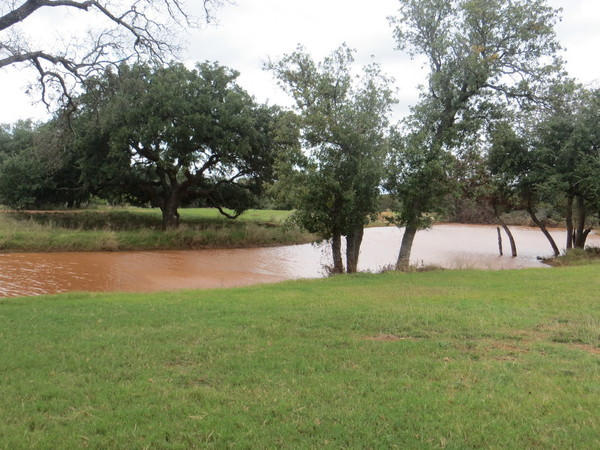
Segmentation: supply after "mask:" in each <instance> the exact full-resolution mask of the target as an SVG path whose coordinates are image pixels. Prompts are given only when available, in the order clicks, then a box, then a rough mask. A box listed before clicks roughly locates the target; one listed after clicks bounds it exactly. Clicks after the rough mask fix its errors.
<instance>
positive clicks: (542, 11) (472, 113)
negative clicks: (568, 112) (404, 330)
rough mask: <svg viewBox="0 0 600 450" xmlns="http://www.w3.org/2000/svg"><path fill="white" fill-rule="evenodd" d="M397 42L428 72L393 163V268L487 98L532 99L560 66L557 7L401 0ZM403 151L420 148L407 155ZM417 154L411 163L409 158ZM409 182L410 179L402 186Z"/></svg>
mask: <svg viewBox="0 0 600 450" xmlns="http://www.w3.org/2000/svg"><path fill="white" fill-rule="evenodd" d="M391 20H392V23H393V24H394V25H395V30H394V32H395V37H396V41H397V43H398V49H400V50H404V49H408V50H409V52H410V54H411V55H413V56H416V55H422V56H424V57H425V58H426V60H427V63H428V66H429V76H428V78H427V82H426V84H425V86H424V87H423V89H422V92H421V99H420V101H419V103H418V104H417V105H416V106H415V107H414V108H413V109H412V113H411V115H410V117H409V118H408V119H407V121H406V122H405V124H404V125H405V130H404V133H405V134H406V135H407V137H405V139H404V142H402V143H399V145H397V146H396V147H395V151H396V152H397V156H396V157H395V158H393V161H396V162H397V163H398V164H399V167H398V168H397V169H392V170H390V176H391V177H394V176H395V177H397V178H396V179H391V180H389V183H388V185H389V187H390V192H391V193H392V194H393V195H395V196H396V197H398V199H399V200H400V202H401V205H402V206H401V210H400V211H398V222H399V224H401V225H404V226H405V227H406V229H405V234H404V238H403V242H402V248H401V249H400V253H399V256H398V261H397V268H398V269H400V270H406V269H407V268H408V265H409V258H410V249H411V247H412V243H413V240H414V236H415V234H416V232H417V230H418V229H419V228H421V227H423V226H425V225H427V221H426V220H424V219H423V215H424V214H425V213H427V212H430V211H429V208H430V207H431V206H432V205H434V204H438V203H440V202H443V199H444V197H443V195H441V194H442V191H443V189H438V186H431V185H432V184H441V185H444V184H450V183H448V181H447V180H448V178H450V177H451V170H450V169H451V166H449V165H448V162H449V161H451V159H452V158H453V157H456V156H457V155H453V154H452V151H453V149H455V148H457V146H458V145H459V144H460V141H461V139H462V138H463V137H464V136H465V134H468V133H472V132H474V128H475V126H476V124H477V123H478V121H479V120H480V117H481V115H484V114H486V108H487V105H488V104H490V103H492V102H501V101H509V100H515V101H517V102H526V101H532V100H535V99H536V98H537V96H538V93H539V90H540V88H541V87H542V86H543V85H544V84H546V83H548V82H549V81H550V80H551V79H553V78H555V77H556V76H558V75H559V74H560V70H561V64H562V62H561V60H560V59H559V58H558V56H557V51H558V50H559V46H558V44H557V42H556V40H555V33H554V24H555V22H556V21H557V11H556V10H554V9H552V8H550V7H549V6H547V5H546V2H545V1H543V0H514V1H511V2H506V1H504V0H419V1H416V0H400V9H399V12H398V15H397V17H395V18H392V19H391ZM406 152H409V153H411V154H415V153H419V152H420V153H421V155H420V156H418V157H417V156H416V155H411V156H410V157H409V158H406ZM411 158H414V159H415V160H416V162H417V164H416V165H414V166H412V167H405V166H407V165H408V166H410V160H411ZM407 186H412V187H411V189H407Z"/></svg>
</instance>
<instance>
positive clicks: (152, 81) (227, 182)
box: [73, 63, 285, 229]
mask: <svg viewBox="0 0 600 450" xmlns="http://www.w3.org/2000/svg"><path fill="white" fill-rule="evenodd" d="M237 75H238V74H237V72H235V71H232V70H230V69H228V68H226V67H223V66H220V65H218V64H216V63H203V64H199V65H198V66H197V67H196V69H193V70H190V69H187V68H186V67H185V66H183V65H181V64H172V65H170V66H168V67H165V68H157V69H151V68H149V67H148V66H144V65H141V66H140V65H136V66H133V67H129V66H126V65H123V66H121V67H120V69H119V71H118V72H117V73H114V72H112V71H109V72H107V74H105V75H104V76H103V77H99V78H98V79H97V80H96V82H95V83H92V82H90V83H88V92H87V93H86V95H85V96H83V97H82V99H81V100H82V102H83V105H84V106H83V108H82V110H81V112H79V113H78V114H77V115H76V116H75V119H74V120H73V123H74V128H75V131H76V142H75V146H76V147H77V148H79V151H80V152H81V153H82V154H83V155H84V156H82V158H81V164H82V169H83V174H82V179H83V180H87V181H88V182H92V183H96V185H97V187H98V188H104V189H106V188H107V187H108V188H110V189H112V190H113V192H117V193H121V194H126V195H128V196H129V197H130V198H133V199H135V200H136V201H137V202H148V203H150V204H152V205H153V206H155V207H158V208H160V209H161V211H162V213H163V227H164V228H165V229H166V228H175V227H177V226H178V224H179V222H178V218H179V215H178V213H177V209H178V208H179V207H180V206H181V205H182V203H183V202H190V201H192V200H198V199H200V200H202V201H203V202H204V203H206V204H208V205H209V206H213V207H216V208H218V209H219V210H220V211H221V212H222V213H223V214H224V215H228V216H231V217H235V216H236V215H239V214H240V213H241V212H243V211H244V210H245V209H246V208H248V207H249V206H251V205H252V204H253V201H254V200H255V195H256V194H258V193H259V192H260V190H261V188H262V184H263V182H264V181H265V180H267V179H270V176H271V170H272V164H273V161H274V157H275V154H276V152H278V151H280V150H281V151H282V150H283V149H284V148H285V143H281V142H280V140H278V139H277V135H278V121H279V117H280V112H279V110H278V109H277V108H275V107H268V106H265V105H259V104H257V103H256V102H255V101H254V99H253V98H252V97H251V96H250V95H249V94H248V93H247V92H246V91H244V90H243V89H242V88H241V87H240V86H239V85H238V84H237V83H236V81H235V80H236V78H237ZM225 208H229V209H232V210H234V213H230V212H227V211H226V210H225Z"/></svg>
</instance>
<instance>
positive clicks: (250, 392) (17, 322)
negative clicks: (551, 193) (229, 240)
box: [0, 266, 600, 448]
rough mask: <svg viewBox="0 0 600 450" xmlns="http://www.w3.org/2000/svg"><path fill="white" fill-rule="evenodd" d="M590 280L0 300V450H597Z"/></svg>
mask: <svg viewBox="0 0 600 450" xmlns="http://www.w3.org/2000/svg"><path fill="white" fill-rule="evenodd" d="M599 290H600V277H598V267H597V266H586V267H570V268H560V269H551V270H547V269H545V270H544V269H542V270H533V269H530V270H521V271H500V272H482V271H459V272H456V271H440V272H427V273H410V274H399V273H385V274H380V275H366V274H359V275H354V276H336V277H332V278H329V279H325V280H318V281H296V282H286V283H281V284H277V285H266V286H257V287H249V288H243V289H233V290H214V291H202V292H198V291H188V292H169V293H157V294H144V295H139V294H127V295H126V294H67V295H60V296H53V297H39V298H23V299H3V300H0V345H1V346H2V352H0V398H2V402H0V418H1V419H2V420H0V448H74V447H89V448H226V447H241V448H274V447H280V448H327V447H332V448H535V447H540V448H599V447H600V420H599V419H598V418H599V417H600V404H599V403H598V401H597V399H598V398H599V396H600V355H599V353H600V302H599V301H598V292H599Z"/></svg>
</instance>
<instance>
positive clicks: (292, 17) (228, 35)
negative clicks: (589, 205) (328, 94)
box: [0, 0, 600, 123]
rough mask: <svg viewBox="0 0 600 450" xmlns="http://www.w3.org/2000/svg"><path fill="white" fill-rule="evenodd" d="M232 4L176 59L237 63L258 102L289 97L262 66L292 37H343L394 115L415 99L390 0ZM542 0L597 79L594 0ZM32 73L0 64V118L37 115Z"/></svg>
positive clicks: (588, 79) (38, 20) (417, 71)
mask: <svg viewBox="0 0 600 450" xmlns="http://www.w3.org/2000/svg"><path fill="white" fill-rule="evenodd" d="M190 1H191V0H190ZM236 3H237V4H234V5H227V6H225V7H224V8H222V9H221V10H220V11H218V12H217V17H218V21H219V24H218V25H216V26H209V27H206V28H204V29H203V30H201V31H197V32H196V31H195V32H194V33H193V34H188V35H186V36H184V39H185V40H186V41H187V47H186V50H185V52H184V54H183V55H182V58H183V59H184V60H185V62H186V63H188V64H190V65H192V64H193V63H195V62H200V61H205V60H209V61H219V62H220V63H221V64H224V65H227V66H229V67H231V68H233V69H236V70H238V71H239V72H240V73H241V75H240V78H239V83H240V84H241V85H242V86H243V87H244V88H245V89H246V90H247V91H248V92H250V93H251V94H253V95H254V96H255V97H256V98H257V99H258V100H259V101H263V102H264V101H269V102H270V103H277V104H286V103H287V104H289V100H288V98H287V97H286V96H285V94H283V93H282V92H281V91H280V89H279V88H278V87H277V85H276V83H275V81H274V80H273V78H272V76H271V74H270V73H268V72H265V71H264V70H263V69H262V66H263V63H264V62H265V61H266V60H267V59H268V58H272V59H274V60H276V59H278V58H280V57H281V56H282V55H283V54H284V53H289V52H291V51H293V50H294V49H295V48H296V46H297V45H298V44H302V45H303V46H304V47H305V48H306V49H307V50H308V52H309V53H311V54H312V55H313V56H314V57H315V59H321V58H322V57H324V56H325V55H327V54H329V53H330V52H331V51H332V50H334V49H335V48H337V47H338V46H339V45H340V44H342V43H344V42H345V43H346V44H348V46H349V47H351V48H355V49H356V50H357V54H356V59H357V63H358V64H359V65H361V66H362V65H364V64H366V63H368V62H370V61H371V60H374V61H376V62H378V63H380V64H381V65H382V67H383V69H384V72H386V73H387V74H388V75H391V76H393V77H394V78H395V79H396V84H397V87H398V90H399V99H400V103H399V105H398V109H397V114H400V115H401V114H402V112H403V111H406V110H407V108H408V106H409V105H411V104H413V103H414V102H415V100H416V98H417V91H416V86H417V85H418V84H419V83H422V82H423V80H424V78H425V75H426V73H425V72H424V71H423V70H422V69H421V64H420V63H419V62H418V61H411V60H410V59H409V58H408V57H407V56H406V55H405V54H404V53H402V52H399V51H396V50H394V46H395V43H394V40H393V37H392V29H391V27H390V26H389V24H388V21H387V17H388V16H390V15H394V14H395V12H396V11H397V4H398V2H397V0H371V1H370V2H365V1H364V0H237V1H236ZM548 3H549V4H550V5H551V6H553V7H556V8H559V7H560V8H563V12H562V19H563V20H562V22H561V23H559V24H558V26H557V34H558V38H559V40H560V42H561V43H562V45H563V46H564V47H565V48H566V50H565V53H564V57H565V59H566V60H567V70H568V71H569V73H570V75H571V76H572V77H575V78H577V79H578V80H579V81H580V82H583V83H586V84H587V83H596V84H598V80H600V1H599V0H549V1H548ZM366 5H368V6H366ZM38 14H39V16H38V17H34V18H30V19H32V20H31V22H32V24H34V23H35V25H33V26H34V27H35V29H36V30H37V32H38V33H39V32H43V33H47V34H48V38H49V39H53V38H54V37H55V36H56V33H57V32H58V33H60V32H61V30H55V29H51V28H48V29H46V28H47V27H45V26H44V24H45V23H47V22H46V21H45V20H44V17H43V15H42V14H41V12H40V13H38ZM69 22H70V23H72V22H73V21H72V20H71V21H69ZM62 23H65V22H62ZM62 32H63V33H64V30H62ZM32 76H34V74H33V73H32V72H29V71H25V70H23V71H19V70H16V69H15V68H12V69H8V70H2V69H0V92H1V93H2V106H1V107H0V123H13V122H15V121H16V120H18V119H24V118H28V117H32V118H35V119H41V118H44V117H45V114H46V113H45V108H44V106H43V105H41V104H39V103H35V99H32V98H30V97H28V96H27V95H25V94H24V91H25V88H26V85H27V82H28V81H31V80H32V79H33V78H32Z"/></svg>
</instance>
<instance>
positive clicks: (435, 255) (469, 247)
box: [0, 225, 600, 297]
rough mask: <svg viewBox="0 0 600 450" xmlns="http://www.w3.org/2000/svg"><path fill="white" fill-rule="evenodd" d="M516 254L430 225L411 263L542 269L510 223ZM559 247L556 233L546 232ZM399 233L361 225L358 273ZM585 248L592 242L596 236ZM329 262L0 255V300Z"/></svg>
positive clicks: (491, 237) (228, 253) (528, 239)
mask: <svg viewBox="0 0 600 450" xmlns="http://www.w3.org/2000/svg"><path fill="white" fill-rule="evenodd" d="M511 230H512V232H513V235H514V237H515V240H516V242H517V250H518V253H519V256H518V257H516V258H513V257H511V256H506V255H510V246H509V242H508V239H507V237H506V235H505V234H504V232H502V239H503V244H504V245H503V246H504V254H505V256H502V257H500V256H499V252H498V235H497V231H496V227H495V226H486V225H436V226H434V227H433V228H432V229H430V230H425V231H420V232H418V233H417V236H416V238H415V242H414V245H413V252H412V257H411V262H412V263H413V264H416V265H438V266H442V267H446V268H453V269H466V268H479V269H491V270H498V269H520V268H528V267H543V266H544V265H543V264H542V263H540V262H539V261H538V260H537V257H538V256H549V255H551V253H552V251H551V249H550V245H549V244H548V241H547V240H546V238H545V237H544V236H543V235H542V233H541V232H540V231H539V230H538V229H537V228H525V227H511ZM552 234H553V236H554V238H555V240H556V242H557V244H558V245H559V247H560V246H561V244H562V245H563V246H564V241H565V232H564V230H553V231H552ZM401 238H402V230H401V229H398V228H396V227H385V228H368V229H366V230H365V235H364V240H363V244H362V247H361V253H360V257H359V270H362V271H378V270H381V269H382V268H383V267H385V266H388V265H391V264H394V263H395V261H396V257H397V254H398V250H399V248H400V241H401ZM588 243H589V244H590V245H600V236H599V235H597V234H593V235H590V236H589V237H588ZM328 264H331V253H330V250H329V246H328V245H327V244H321V245H312V244H306V245H294V246H286V247H271V248H253V249H226V250H193V251H155V252H81V253H72V252H71V253H10V254H0V297H15V296H32V295H40V294H55V293H60V292H72V291H92V292H113V291H120V292H151V291H160V290H175V289H203V288H219V287H235V286H244V285H250V284H258V283H273V282H277V281H282V280H290V279H300V278H318V277H322V276H324V275H325V272H326V271H325V270H324V266H325V265H328Z"/></svg>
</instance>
